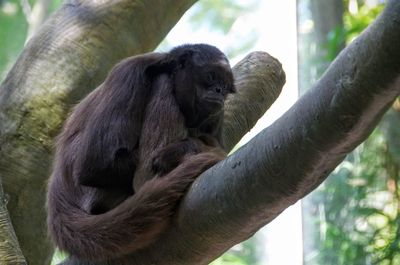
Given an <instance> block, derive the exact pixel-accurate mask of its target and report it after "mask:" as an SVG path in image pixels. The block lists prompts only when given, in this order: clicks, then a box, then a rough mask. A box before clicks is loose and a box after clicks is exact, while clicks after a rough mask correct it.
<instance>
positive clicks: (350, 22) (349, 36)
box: [343, 4, 384, 43]
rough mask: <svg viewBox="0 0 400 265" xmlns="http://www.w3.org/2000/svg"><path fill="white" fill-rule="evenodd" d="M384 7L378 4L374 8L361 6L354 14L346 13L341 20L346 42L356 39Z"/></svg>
mask: <svg viewBox="0 0 400 265" xmlns="http://www.w3.org/2000/svg"><path fill="white" fill-rule="evenodd" d="M383 8H384V5H383V4H380V5H377V6H375V7H372V8H371V7H368V6H366V5H362V6H360V8H359V11H358V12H357V13H356V14H351V13H350V12H349V11H346V12H345V14H344V16H343V20H344V24H345V31H346V33H345V35H346V41H347V42H348V43H349V42H350V41H352V40H353V39H354V38H355V37H357V36H358V35H359V34H360V33H361V32H362V31H363V30H364V29H365V28H366V27H367V26H368V25H369V24H371V23H372V21H374V20H375V18H376V17H377V16H378V15H379V14H380V13H381V11H382V10H383Z"/></svg>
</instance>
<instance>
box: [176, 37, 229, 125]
mask: <svg viewBox="0 0 400 265" xmlns="http://www.w3.org/2000/svg"><path fill="white" fill-rule="evenodd" d="M170 54H171V55H172V57H174V58H175V59H176V60H177V63H178V64H177V68H176V71H175V72H174V74H173V82H174V92H175V97H176V100H177V102H178V105H179V107H180V109H181V111H182V113H183V115H184V117H185V122H186V126H188V127H189V128H199V127H200V126H202V125H203V124H204V123H207V121H208V120H210V119H215V116H219V117H222V115H223V109H224V101H225V99H226V97H227V95H228V94H230V93H234V92H235V87H234V81H233V74H232V69H231V67H230V65H229V61H228V59H227V58H226V56H225V55H224V54H223V53H222V52H221V51H220V50H218V49H217V48H216V47H214V46H211V45H207V44H187V45H182V46H178V47H176V48H174V49H172V50H171V52H170ZM218 119H219V118H218Z"/></svg>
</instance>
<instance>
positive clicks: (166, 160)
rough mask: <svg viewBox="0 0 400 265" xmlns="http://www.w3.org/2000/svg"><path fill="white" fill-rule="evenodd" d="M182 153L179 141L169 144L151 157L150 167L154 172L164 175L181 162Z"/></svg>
mask: <svg viewBox="0 0 400 265" xmlns="http://www.w3.org/2000/svg"><path fill="white" fill-rule="evenodd" d="M184 155H185V153H184V152H183V149H182V148H181V144H180V143H177V144H172V145H169V146H167V147H165V148H163V149H161V150H160V151H159V152H158V153H157V154H156V155H155V156H154V157H153V159H152V161H151V169H152V171H153V173H154V174H156V175H159V176H164V175H166V174H167V173H169V172H170V171H171V170H173V169H174V168H176V167H177V166H178V165H179V164H180V163H181V161H182V158H183V156H184Z"/></svg>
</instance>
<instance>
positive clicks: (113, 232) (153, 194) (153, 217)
mask: <svg viewBox="0 0 400 265" xmlns="http://www.w3.org/2000/svg"><path fill="white" fill-rule="evenodd" d="M223 158H224V157H223V156H222V155H221V154H220V153H218V152H204V153H200V154H196V155H193V156H190V157H188V158H187V159H185V161H184V162H183V163H182V164H181V165H179V166H178V167H177V168H175V169H174V170H173V171H171V172H170V173H169V174H167V175H166V176H164V177H157V178H154V179H151V180H149V181H147V182H146V183H145V184H144V185H143V186H142V187H141V188H140V190H139V191H138V192H137V193H136V194H134V195H133V196H131V197H130V198H128V199H126V200H125V201H124V202H122V203H121V204H120V205H118V206H117V207H116V208H114V209H112V210H110V211H108V212H106V213H104V214H100V215H89V214H87V213H85V212H84V211H82V210H81V209H80V208H78V207H77V206H73V205H68V206H67V207H66V208H68V209H66V208H64V209H62V210H60V211H57V212H58V214H50V215H49V216H50V217H49V220H48V225H49V229H50V234H52V236H53V239H54V241H55V243H56V244H57V246H58V247H59V248H60V249H61V250H65V251H66V252H68V253H70V254H72V255H74V256H76V257H79V258H82V259H84V260H107V259H113V258H118V257H121V256H123V255H125V254H128V253H132V252H133V251H135V250H137V249H141V248H144V247H146V246H148V245H149V244H151V243H152V242H154V241H155V240H156V239H157V237H158V235H159V234H160V233H161V232H162V231H163V230H164V229H165V228H166V227H167V225H168V223H169V222H170V219H171V218H170V217H171V216H172V215H173V214H174V212H175V210H176V206H177V203H178V202H179V200H180V199H181V197H182V196H183V195H184V194H185V192H186V190H187V188H188V187H189V185H190V184H191V183H192V182H193V181H194V179H195V178H196V177H197V176H199V175H200V174H201V173H202V172H204V171H205V170H206V169H208V168H210V167H211V166H213V165H214V164H216V163H217V162H218V161H220V160H222V159H223Z"/></svg>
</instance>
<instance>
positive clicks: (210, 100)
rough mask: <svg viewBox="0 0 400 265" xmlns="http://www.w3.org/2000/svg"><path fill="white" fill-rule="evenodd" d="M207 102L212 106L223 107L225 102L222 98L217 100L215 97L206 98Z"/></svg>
mask: <svg viewBox="0 0 400 265" xmlns="http://www.w3.org/2000/svg"><path fill="white" fill-rule="evenodd" d="M205 100H206V101H207V104H210V105H212V106H219V107H221V106H223V105H224V101H223V100H221V99H220V98H215V97H206V98H205Z"/></svg>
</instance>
